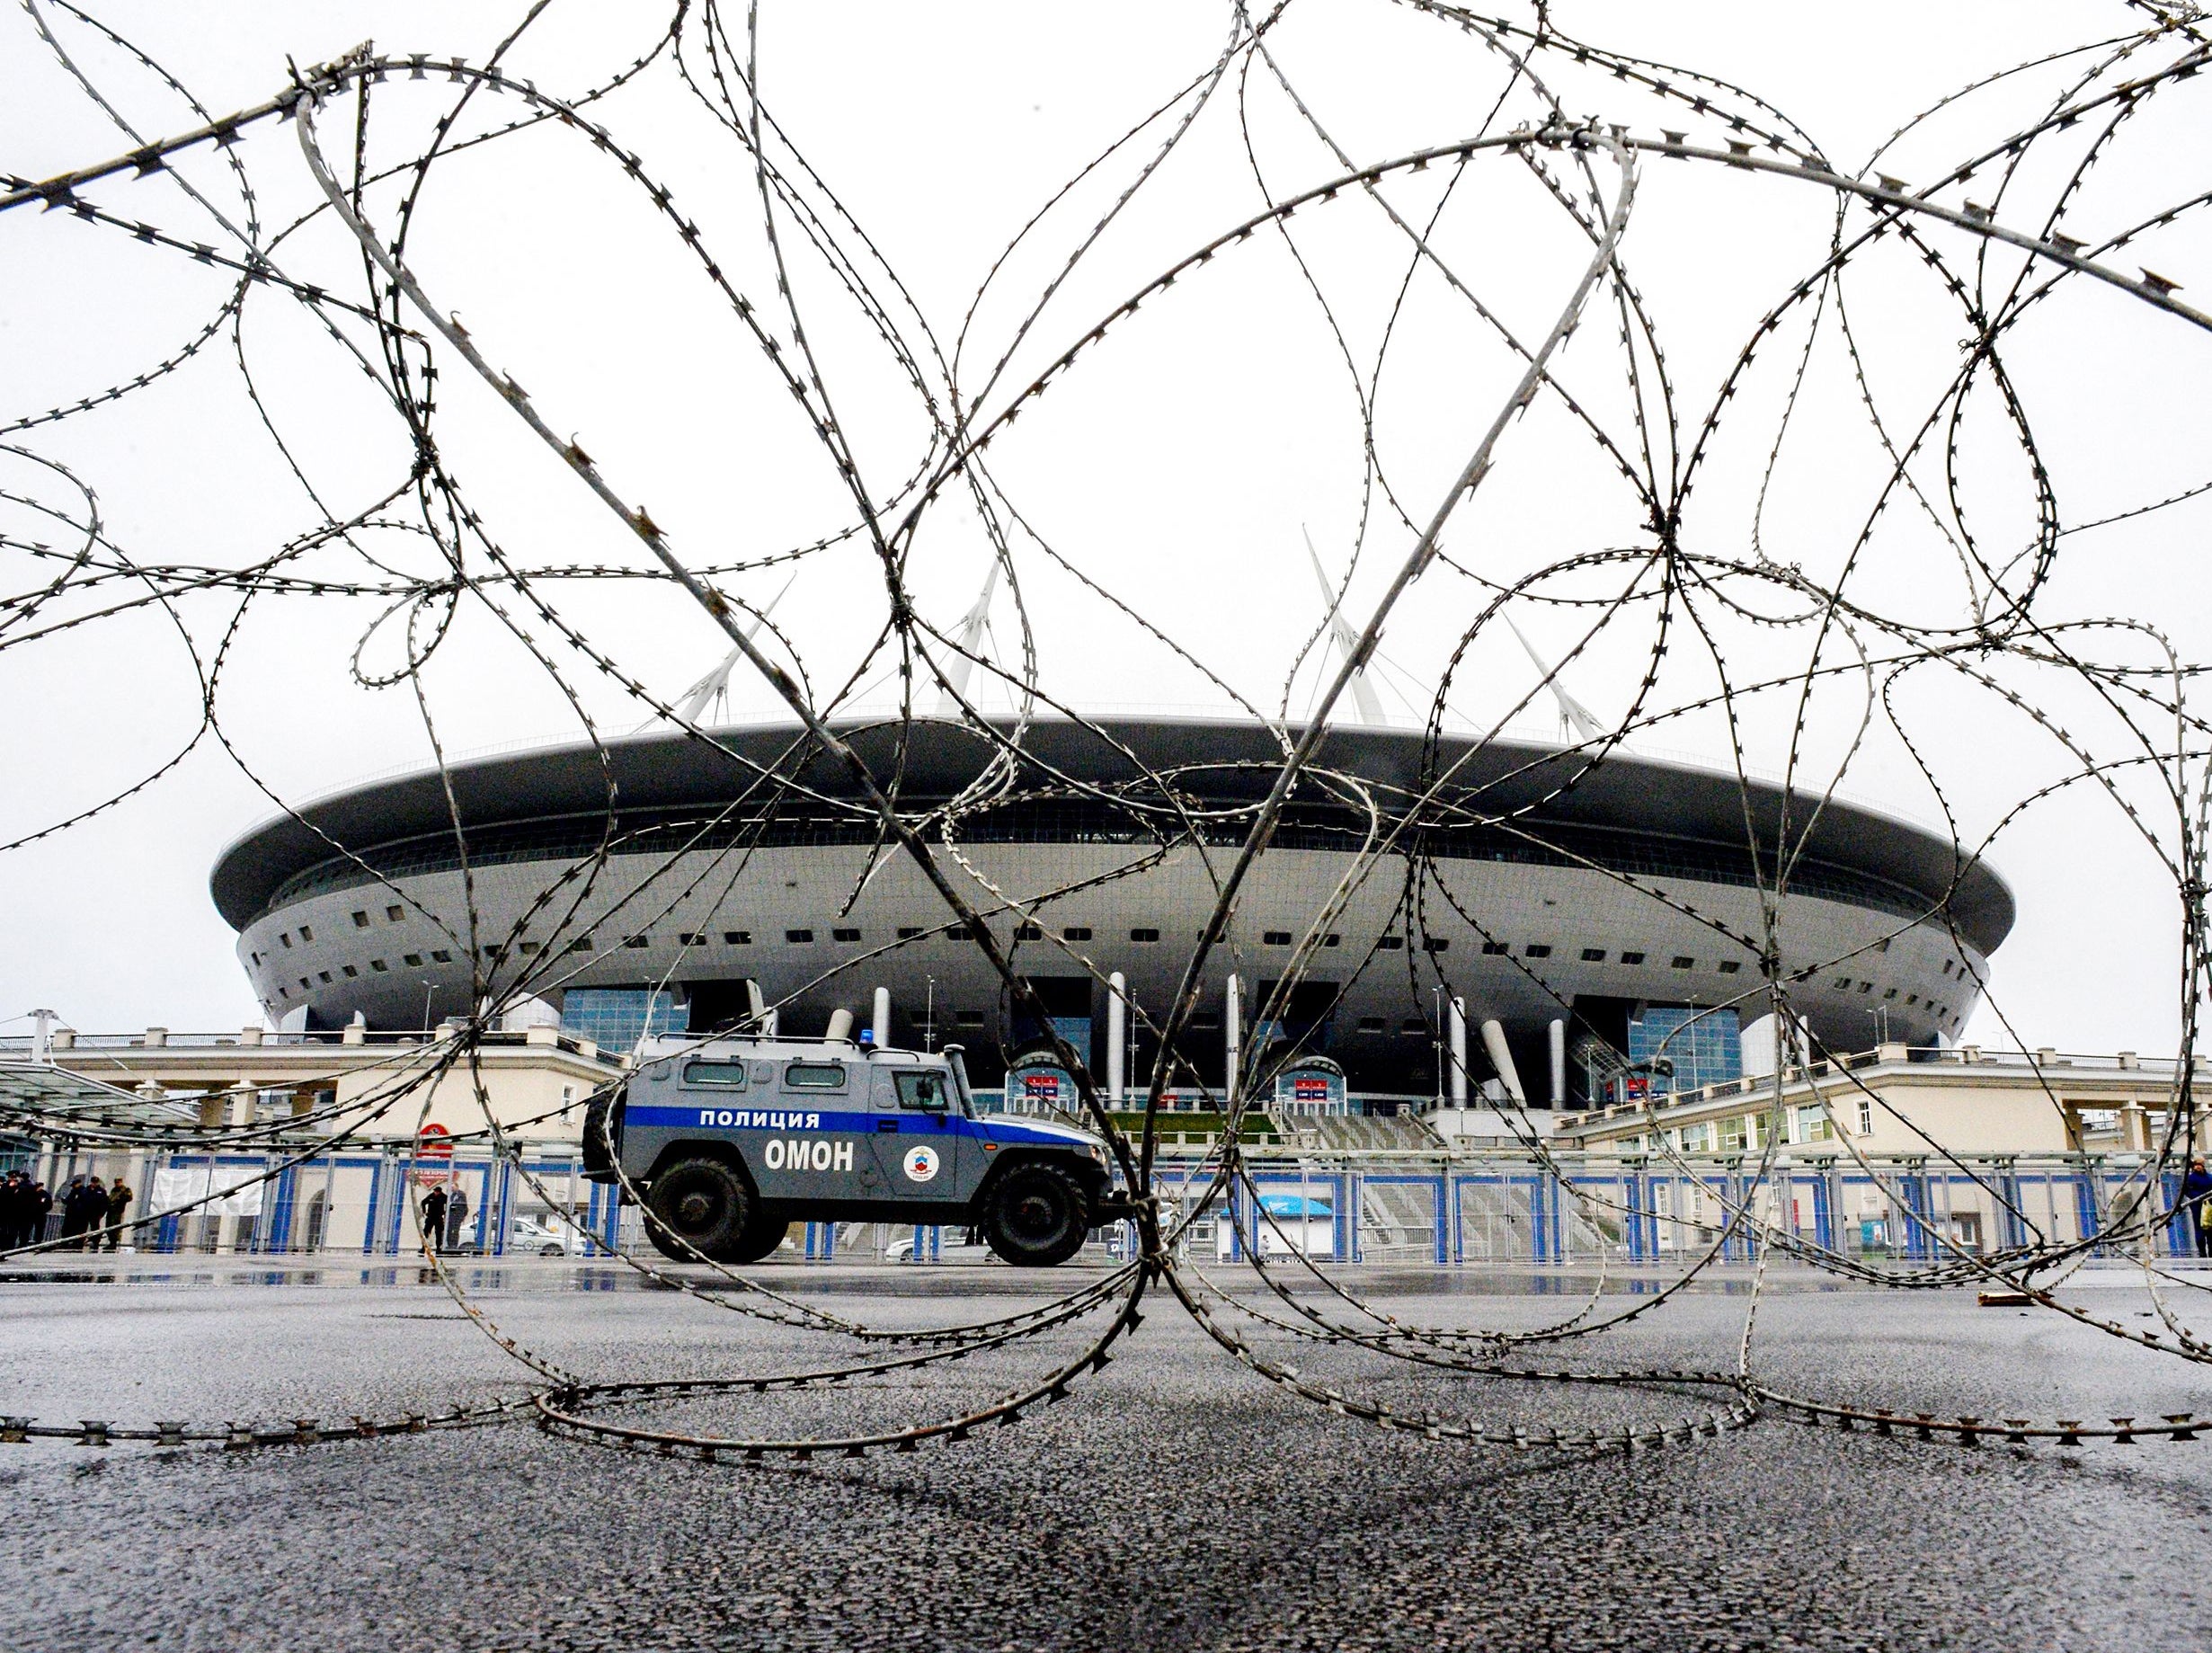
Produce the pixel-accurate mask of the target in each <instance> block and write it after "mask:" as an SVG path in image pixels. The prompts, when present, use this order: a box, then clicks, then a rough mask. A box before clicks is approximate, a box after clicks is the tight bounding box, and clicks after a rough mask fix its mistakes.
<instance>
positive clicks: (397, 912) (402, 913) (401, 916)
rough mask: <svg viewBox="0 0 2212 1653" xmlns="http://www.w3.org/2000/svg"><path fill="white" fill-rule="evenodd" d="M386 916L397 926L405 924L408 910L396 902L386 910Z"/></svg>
mask: <svg viewBox="0 0 2212 1653" xmlns="http://www.w3.org/2000/svg"><path fill="white" fill-rule="evenodd" d="M384 916H385V917H386V918H387V919H389V920H392V922H393V923H395V924H404V923H405V922H406V921H407V910H406V909H405V908H404V907H403V906H401V905H400V904H399V903H398V902H393V903H392V904H391V905H390V906H388V907H386V909H385V910H384Z"/></svg>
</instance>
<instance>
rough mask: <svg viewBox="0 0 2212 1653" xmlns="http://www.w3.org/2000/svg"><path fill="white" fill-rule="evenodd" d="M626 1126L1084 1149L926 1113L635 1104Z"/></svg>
mask: <svg viewBox="0 0 2212 1653" xmlns="http://www.w3.org/2000/svg"><path fill="white" fill-rule="evenodd" d="M624 1123H625V1124H627V1125H630V1126H633V1127H636V1128H639V1129H656V1128H657V1129H662V1130H671V1129H679V1128H680V1129H684V1130H693V1131H697V1130H708V1131H865V1132H874V1131H876V1130H878V1129H880V1128H881V1127H882V1126H883V1125H884V1124H890V1125H891V1126H892V1127H893V1129H892V1130H890V1131H885V1132H884V1135H885V1136H890V1135H893V1134H896V1133H911V1134H914V1135H918V1136H973V1137H982V1138H984V1139H986V1140H995V1141H998V1142H1040V1143H1053V1144H1057V1145H1059V1146H1061V1147H1063V1148H1077V1147H1080V1146H1081V1145H1082V1144H1081V1142H1079V1141H1078V1140H1076V1139H1074V1138H1070V1137H1065V1136H1061V1135H1059V1134H1057V1133H1053V1132H1050V1131H1029V1130H1026V1129H1024V1128H1023V1127H1022V1126H1020V1125H1017V1124H1009V1123H1008V1122H1006V1121H1004V1120H999V1121H997V1122H994V1123H991V1124H986V1123H985V1122H983V1121H982V1120H977V1119H962V1118H958V1117H956V1116H955V1117H953V1118H949V1119H946V1120H944V1121H942V1122H941V1123H940V1122H939V1121H938V1120H937V1118H936V1117H935V1116H933V1115H927V1114H922V1115H914V1116H912V1117H906V1116H902V1115H898V1114H851V1113H837V1114H832V1113H822V1112H817V1111H815V1110H814V1109H812V1108H794V1107H710V1106H705V1105H703V1104H702V1105H699V1106H690V1105H685V1106H667V1105H656V1106H639V1105H637V1104H635V1103H632V1104H631V1105H630V1107H629V1109H628V1111H627V1112H626V1115H624Z"/></svg>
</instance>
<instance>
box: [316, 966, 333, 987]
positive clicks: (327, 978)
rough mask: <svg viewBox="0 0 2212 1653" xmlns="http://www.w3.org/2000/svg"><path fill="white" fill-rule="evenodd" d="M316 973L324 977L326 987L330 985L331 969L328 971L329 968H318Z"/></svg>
mask: <svg viewBox="0 0 2212 1653" xmlns="http://www.w3.org/2000/svg"><path fill="white" fill-rule="evenodd" d="M315 974H316V975H317V976H319V977H321V978H322V982H323V985H324V987H328V986H329V985H330V972H329V971H327V970H318V971H316V972H315Z"/></svg>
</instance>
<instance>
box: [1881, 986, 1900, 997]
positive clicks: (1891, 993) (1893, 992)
mask: <svg viewBox="0 0 2212 1653" xmlns="http://www.w3.org/2000/svg"><path fill="white" fill-rule="evenodd" d="M1882 997H1883V998H1885V999H1895V998H1896V997H1897V989H1896V988H1894V987H1893V988H1891V989H1890V990H1889V991H1888V992H1886V993H1884V994H1883V995H1882Z"/></svg>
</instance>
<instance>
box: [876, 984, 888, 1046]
mask: <svg viewBox="0 0 2212 1653" xmlns="http://www.w3.org/2000/svg"><path fill="white" fill-rule="evenodd" d="M874 1027H875V1048H876V1049H877V1050H879V1051H880V1050H887V1049H889V1048H890V1045H891V990H890V989H889V988H887V987H879V988H877V989H876V990H875V1021H874Z"/></svg>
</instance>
